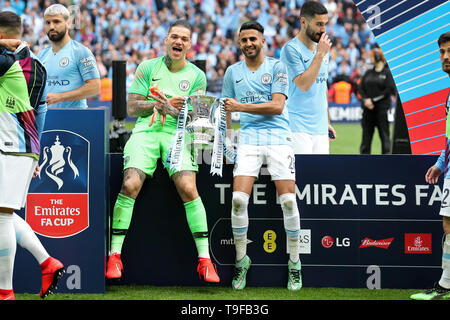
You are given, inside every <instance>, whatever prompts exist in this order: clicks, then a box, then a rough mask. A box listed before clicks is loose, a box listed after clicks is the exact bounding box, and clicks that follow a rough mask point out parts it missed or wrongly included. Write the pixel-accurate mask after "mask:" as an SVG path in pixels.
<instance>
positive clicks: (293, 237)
mask: <svg viewBox="0 0 450 320" xmlns="http://www.w3.org/2000/svg"><path fill="white" fill-rule="evenodd" d="M280 203H281V209H282V210H283V221H284V229H285V231H286V237H287V245H288V248H289V259H290V260H291V261H292V262H294V263H296V262H297V261H298V260H299V258H300V243H299V236H300V214H299V212H298V207H297V201H296V196H295V193H285V194H282V195H281V196H280Z"/></svg>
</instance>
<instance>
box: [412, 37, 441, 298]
mask: <svg viewBox="0 0 450 320" xmlns="http://www.w3.org/2000/svg"><path fill="white" fill-rule="evenodd" d="M438 45H439V51H440V56H441V62H442V70H443V71H444V72H446V73H448V75H449V76H450V31H449V32H446V33H443V34H442V35H441V36H440V37H439V40H438ZM447 79H450V77H449V78H447ZM449 109H450V92H449V95H448V96H447V105H446V114H447V127H446V134H445V135H446V142H445V150H444V151H442V153H441V155H440V157H439V159H438V160H437V162H436V163H435V165H434V166H432V167H431V168H430V169H428V171H427V173H426V175H425V180H426V181H427V182H428V183H431V184H434V183H437V181H438V178H439V176H440V175H441V173H444V190H443V192H442V194H443V195H445V194H448V193H449V192H450V171H449V166H450V163H449V156H450V146H449V143H450V140H449V139H450V119H449V117H450V112H449V111H450V110H449ZM439 214H440V215H441V216H442V218H443V228H444V233H445V238H444V244H443V247H442V275H441V279H440V280H439V281H438V282H436V283H435V284H434V287H433V288H431V289H429V290H426V291H424V292H421V293H416V294H413V295H412V296H411V299H414V300H450V201H449V200H448V197H445V198H444V199H443V200H442V203H441V211H440V212H439Z"/></svg>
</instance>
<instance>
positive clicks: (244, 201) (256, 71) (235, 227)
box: [222, 21, 302, 290]
mask: <svg viewBox="0 0 450 320" xmlns="http://www.w3.org/2000/svg"><path fill="white" fill-rule="evenodd" d="M263 34H264V28H263V27H262V26H261V25H260V24H259V23H258V22H256V21H249V22H246V23H244V24H242V26H241V28H240V30H239V46H240V48H241V50H242V52H243V54H244V56H245V59H244V60H242V61H239V62H237V63H235V64H233V65H231V66H230V67H228V68H227V70H226V72H225V76H224V81H223V88H222V97H223V98H225V110H226V111H227V112H240V121H241V130H240V133H239V146H238V149H237V157H236V163H235V166H234V170H233V197H232V209H231V227H232V232H233V239H234V244H235V249H236V264H235V268H234V275H233V280H232V288H233V289H236V290H241V289H244V288H245V286H246V277H247V272H248V270H249V268H250V265H251V260H250V257H249V256H248V255H247V229H248V225H249V218H248V211H247V207H248V202H249V197H250V194H251V192H252V188H253V184H254V182H255V180H256V179H257V178H258V175H259V171H260V169H261V166H262V165H263V164H264V163H266V164H267V169H268V170H269V173H270V175H271V177H272V180H273V181H274V183H275V187H276V189H277V193H278V195H279V197H280V203H281V208H282V212H283V221H284V228H285V231H286V236H287V245H288V248H289V261H288V283H287V288H288V289H289V290H300V289H301V287H302V278H301V263H300V257H299V250H300V248H299V235H300V215H299V211H298V207H297V200H296V195H295V156H294V151H293V150H292V145H291V144H292V137H291V136H292V134H291V130H290V129H289V120H288V111H287V108H285V103H286V98H287V93H288V79H287V69H286V66H285V65H284V64H283V63H282V62H281V61H280V60H278V59H274V58H271V57H267V56H266V55H265V54H264V50H263V47H264V45H265V38H264V36H263Z"/></svg>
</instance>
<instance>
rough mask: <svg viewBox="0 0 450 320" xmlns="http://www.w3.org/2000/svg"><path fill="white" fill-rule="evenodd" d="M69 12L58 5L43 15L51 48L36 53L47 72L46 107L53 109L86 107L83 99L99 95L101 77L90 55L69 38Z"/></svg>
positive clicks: (83, 47) (85, 49) (85, 48)
mask: <svg viewBox="0 0 450 320" xmlns="http://www.w3.org/2000/svg"><path fill="white" fill-rule="evenodd" d="M69 16H70V13H69V10H68V9H67V8H66V7H64V6H63V5H60V4H55V5H52V6H50V7H48V8H47V10H46V11H45V12H44V27H45V32H46V33H47V36H48V38H49V39H50V42H51V46H48V47H47V48H45V49H44V50H42V51H41V52H39V54H38V58H39V59H40V60H41V62H42V63H43V64H44V66H45V68H46V69H47V73H48V74H47V89H48V94H47V104H48V105H49V107H52V108H78V109H85V108H87V102H86V98H88V97H90V96H94V95H98V94H99V93H100V74H99V72H98V69H97V63H96V60H95V57H94V55H93V54H92V52H91V51H90V50H89V49H88V48H87V47H85V46H84V45H82V44H81V43H79V42H77V41H75V40H72V39H71V38H70V36H69V28H70V23H69Z"/></svg>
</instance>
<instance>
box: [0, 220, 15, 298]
mask: <svg viewBox="0 0 450 320" xmlns="http://www.w3.org/2000/svg"><path fill="white" fill-rule="evenodd" d="M16 247H17V245H16V233H15V231H14V224H13V216H12V214H10V213H0V289H4V290H11V289H12V288H13V287H12V280H13V271H14V258H15V255H16Z"/></svg>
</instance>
